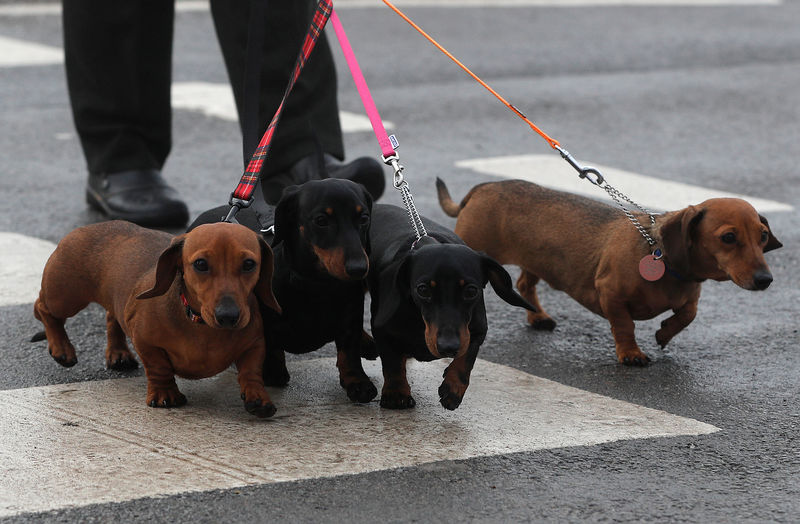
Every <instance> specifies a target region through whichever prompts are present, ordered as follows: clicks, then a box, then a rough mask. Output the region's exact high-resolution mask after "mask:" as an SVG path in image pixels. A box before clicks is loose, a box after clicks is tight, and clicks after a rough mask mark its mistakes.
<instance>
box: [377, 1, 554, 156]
mask: <svg viewBox="0 0 800 524" xmlns="http://www.w3.org/2000/svg"><path fill="white" fill-rule="evenodd" d="M383 3H384V4H386V5H387V6H388V7H389V9H391V10H392V11H394V12H395V13H397V14H398V15H400V18H402V19H403V20H405V21H406V22H408V23H409V24H410V25H411V27H413V28H414V29H416V30H417V31H419V34H421V35H422V36H424V37H425V38H427V39H428V41H429V42H430V43H432V44H433V45H435V46H436V48H437V49H438V50H439V51H441V52H442V53H444V54H445V55H447V57H448V58H449V59H450V60H452V61H453V62H455V63H456V64H458V66H459V67H460V68H461V69H463V70H464V72H466V73H467V74H468V75H469V76H471V77H472V78H473V79H475V81H476V82H478V83H479V84H480V85H482V86H483V87H485V88H486V90H487V91H489V92H490V93H491V94H493V95H494V96H495V97H497V99H498V100H500V101H501V102H503V104H505V106H506V107H507V108H509V109H510V110H511V111H513V112H514V114H516V115H517V116H518V117H520V118H521V119H523V120H524V121H525V123H527V124H528V125H529V126H531V129H533V130H534V131H536V133H537V134H538V135H539V136H541V137H542V138H544V139H545V141H546V142H547V143H548V144H550V147H552V148H553V149H558V146H559V145H561V144H559V143H558V140H555V139H553V138H551V137H550V136H548V135H547V133H545V132H544V131H542V130H541V129H539V127H538V126H537V125H536V124H534V123H533V122H531V121H530V120H529V119H528V117H526V116H525V115H524V114H522V111H520V110H519V109H517V108H516V107H514V104H512V103H511V102H509V101H508V100H506V99H505V98H503V97H502V96H501V95H500V93H498V92H497V91H495V90H494V89H492V88H491V87H490V86H489V84H487V83H486V82H484V81H483V80H481V79H480V77H478V75H476V74H475V73H473V72H472V71H470V70H469V68H468V67H467V66H465V65H464V64H462V63H461V61H460V60H459V59H458V58H456V57H454V56H453V55H452V54H451V53H450V51H448V50H447V49H445V48H444V47H442V45H441V44H440V43H439V42H437V41H436V40H434V39H433V37H432V36H430V35H429V34H428V33H426V32H425V31H423V30H422V28H421V27H420V26H418V25H417V24H415V23H414V21H413V20H411V19H410V18H409V17H407V16H406V15H405V13H403V12H402V11H400V10H399V9H398V8H397V7H395V6H394V4H392V3H391V2H389V0H383Z"/></svg>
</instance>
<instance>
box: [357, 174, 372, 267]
mask: <svg viewBox="0 0 800 524" xmlns="http://www.w3.org/2000/svg"><path fill="white" fill-rule="evenodd" d="M358 187H359V188H360V189H361V194H362V196H363V198H364V203H365V204H367V209H368V210H369V214H370V227H372V223H371V221H372V195H370V194H369V191H367V188H366V187H364V186H363V185H362V184H358ZM364 251H366V253H367V255H369V254H370V253H371V252H372V245H371V244H370V241H369V230H367V232H366V238H365V239H364Z"/></svg>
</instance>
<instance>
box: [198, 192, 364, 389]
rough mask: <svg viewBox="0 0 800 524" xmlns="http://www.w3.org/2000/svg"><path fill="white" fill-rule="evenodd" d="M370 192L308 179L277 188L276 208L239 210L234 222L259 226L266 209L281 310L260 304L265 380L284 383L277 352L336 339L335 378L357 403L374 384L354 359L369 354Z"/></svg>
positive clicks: (210, 214) (209, 215)
mask: <svg viewBox="0 0 800 524" xmlns="http://www.w3.org/2000/svg"><path fill="white" fill-rule="evenodd" d="M227 210H228V207H227V206H224V207H219V208H216V209H212V210H209V211H206V212H204V213H203V214H202V215H200V216H199V217H198V218H197V220H195V222H194V223H193V224H192V225H191V226H190V229H191V228H193V227H195V226H197V225H199V224H202V223H206V222H216V221H219V220H220V217H222V216H224V215H225V214H226V212H227ZM371 210H372V198H371V197H370V195H369V193H368V192H367V191H366V190H365V189H364V187H363V186H361V185H360V184H356V183H355V182H351V181H349V180H344V179H335V178H328V179H324V180H313V181H310V182H306V183H304V184H302V185H299V186H290V187H287V188H286V189H285V190H284V193H283V196H282V197H281V200H280V201H279V202H278V205H277V206H276V207H274V208H273V207H271V206H265V207H262V208H260V209H259V213H258V215H257V214H256V212H255V211H254V210H253V209H250V208H246V209H243V210H241V211H239V213H238V214H237V215H236V219H237V221H239V223H241V224H242V225H245V226H247V227H249V228H251V229H254V230H257V231H261V230H262V228H263V225H264V223H265V222H270V220H269V216H265V215H268V214H270V213H271V214H273V217H274V226H275V228H274V233H273V232H271V231H270V232H268V231H262V234H264V236H265V239H266V240H267V241H271V243H272V249H273V251H274V258H275V273H274V275H273V280H272V287H273V291H274V293H275V296H276V298H277V299H278V301H279V303H280V304H281V307H282V309H283V313H282V314H280V315H278V314H277V313H274V312H273V311H272V310H270V309H269V308H266V307H263V308H262V309H261V312H262V316H263V320H264V329H265V335H266V337H265V338H266V345H267V355H266V359H265V361H264V383H265V384H266V385H268V386H283V385H286V384H287V383H288V382H289V372H288V370H287V369H286V358H285V355H284V351H287V352H289V353H308V352H311V351H314V350H317V349H319V348H321V347H322V346H324V345H325V344H327V343H328V342H335V343H336V351H337V360H336V366H337V367H338V369H339V382H340V384H341V385H342V387H343V388H344V389H345V390H346V391H347V396H348V397H349V398H350V399H351V400H353V401H356V402H369V401H371V400H372V399H374V398H375V397H376V396H377V394H378V390H377V389H376V388H375V386H374V385H373V384H372V382H371V381H370V379H369V377H367V375H366V373H365V372H364V368H363V367H362V365H361V356H362V352H363V353H364V356H367V357H370V356H372V358H374V355H370V353H374V346H372V341H371V340H370V339H368V338H367V337H366V335H364V333H363V322H364V294H365V290H366V285H365V282H364V278H365V277H366V275H367V272H368V271H369V258H368V255H369V251H370V249H369V229H370V222H371Z"/></svg>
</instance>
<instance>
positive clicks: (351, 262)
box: [314, 246, 369, 281]
mask: <svg viewBox="0 0 800 524" xmlns="http://www.w3.org/2000/svg"><path fill="white" fill-rule="evenodd" d="M314 254H315V255H316V256H317V259H318V260H319V263H320V266H321V269H322V270H323V271H325V272H326V273H328V274H329V275H330V276H332V277H333V278H335V279H338V280H344V281H354V280H363V279H364V278H366V276H367V273H368V272H369V258H368V257H367V254H366V253H365V252H364V251H363V250H362V251H361V253H359V254H358V256H347V255H346V253H345V250H344V249H342V248H340V247H339V248H335V249H322V248H320V247H317V246H314Z"/></svg>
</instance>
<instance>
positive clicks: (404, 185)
mask: <svg viewBox="0 0 800 524" xmlns="http://www.w3.org/2000/svg"><path fill="white" fill-rule="evenodd" d="M390 139H392V142H393V143H396V142H397V139H395V137H394V135H392V136H391V137H390ZM399 160H400V157H399V156H398V155H397V153H394V154H393V155H391V156H389V157H384V158H383V161H384V162H385V163H386V164H387V165H389V166H392V169H394V177H393V182H392V185H393V186H394V188H395V189H397V190H398V191H400V197H401V198H402V200H403V205H404V206H405V208H406V212H407V213H408V220H409V222H411V227H412V228H413V229H414V234H415V235H417V240H419V239H420V238H422V237H424V236H427V235H428V232H427V231H426V230H425V224H423V223H422V218H421V217H420V216H419V212H418V211H417V206H415V205H414V197H413V196H412V195H411V189H409V187H408V182H406V181H405V180H404V179H403V169H404V167H403V166H402V164H400V161H399Z"/></svg>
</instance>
